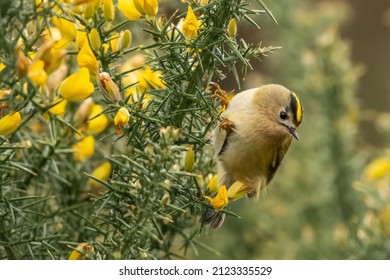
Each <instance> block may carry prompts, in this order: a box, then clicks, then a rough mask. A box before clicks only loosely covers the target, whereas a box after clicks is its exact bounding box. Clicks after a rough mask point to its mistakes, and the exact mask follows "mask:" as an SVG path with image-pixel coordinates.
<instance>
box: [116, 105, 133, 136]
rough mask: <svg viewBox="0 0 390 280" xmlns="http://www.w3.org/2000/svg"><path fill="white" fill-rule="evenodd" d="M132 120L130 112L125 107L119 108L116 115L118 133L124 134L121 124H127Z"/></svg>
mask: <svg viewBox="0 0 390 280" xmlns="http://www.w3.org/2000/svg"><path fill="white" fill-rule="evenodd" d="M129 120H130V113H129V110H127V109H126V108H125V107H122V108H120V109H119V110H118V112H117V113H116V115H115V117H114V124H115V129H116V132H117V133H118V134H122V133H123V132H122V129H121V128H120V127H121V126H124V125H126V124H127V123H128V122H129Z"/></svg>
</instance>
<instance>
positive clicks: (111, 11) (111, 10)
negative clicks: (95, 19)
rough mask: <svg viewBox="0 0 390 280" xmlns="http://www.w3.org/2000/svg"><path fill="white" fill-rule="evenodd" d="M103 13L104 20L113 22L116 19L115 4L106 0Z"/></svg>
mask: <svg viewBox="0 0 390 280" xmlns="http://www.w3.org/2000/svg"><path fill="white" fill-rule="evenodd" d="M103 13H104V18H105V19H106V20H107V21H108V22H111V21H113V20H114V18H115V7H114V4H113V3H112V0H104V3H103Z"/></svg>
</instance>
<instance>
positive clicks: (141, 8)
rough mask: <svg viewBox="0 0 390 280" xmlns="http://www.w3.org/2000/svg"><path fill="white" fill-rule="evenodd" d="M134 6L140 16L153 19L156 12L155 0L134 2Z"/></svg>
mask: <svg viewBox="0 0 390 280" xmlns="http://www.w3.org/2000/svg"><path fill="white" fill-rule="evenodd" d="M134 6H135V8H136V9H137V10H138V12H139V13H140V14H142V15H147V16H150V17H154V16H156V14H157V10H158V1H157V0H134Z"/></svg>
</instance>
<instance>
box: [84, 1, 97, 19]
mask: <svg viewBox="0 0 390 280" xmlns="http://www.w3.org/2000/svg"><path fill="white" fill-rule="evenodd" d="M95 12H96V9H95V3H93V2H88V3H87V4H86V5H85V6H84V17H85V18H86V19H91V18H92V17H93V15H94V14H95Z"/></svg>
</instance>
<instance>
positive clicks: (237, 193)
mask: <svg viewBox="0 0 390 280" xmlns="http://www.w3.org/2000/svg"><path fill="white" fill-rule="evenodd" d="M251 191H252V188H251V187H250V186H249V185H248V184H245V183H243V182H241V181H236V182H234V184H233V185H231V186H230V187H229V190H228V197H229V199H232V200H234V199H239V198H241V197H243V196H244V195H246V194H248V193H249V192H251Z"/></svg>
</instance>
